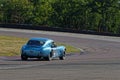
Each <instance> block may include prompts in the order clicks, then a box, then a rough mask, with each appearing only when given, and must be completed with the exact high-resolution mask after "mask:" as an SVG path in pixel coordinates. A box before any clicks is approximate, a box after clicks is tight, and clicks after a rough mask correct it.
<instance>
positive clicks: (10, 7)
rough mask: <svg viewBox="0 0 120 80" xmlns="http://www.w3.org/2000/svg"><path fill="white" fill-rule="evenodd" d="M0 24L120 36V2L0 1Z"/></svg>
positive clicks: (62, 0) (110, 0) (63, 0)
mask: <svg viewBox="0 0 120 80" xmlns="http://www.w3.org/2000/svg"><path fill="white" fill-rule="evenodd" d="M0 23H19V24H33V25H46V26H56V27H62V28H72V29H76V30H86V31H87V30H89V31H97V32H112V33H120V1H119V0H0Z"/></svg>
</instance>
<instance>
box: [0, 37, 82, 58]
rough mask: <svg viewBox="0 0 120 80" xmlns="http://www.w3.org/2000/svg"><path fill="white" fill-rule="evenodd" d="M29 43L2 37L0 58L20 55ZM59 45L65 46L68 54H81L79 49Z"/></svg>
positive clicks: (24, 39) (19, 39) (0, 38)
mask: <svg viewBox="0 0 120 80" xmlns="http://www.w3.org/2000/svg"><path fill="white" fill-rule="evenodd" d="M27 41H28V39H27V38H18V37H12V36H0V56H17V55H20V49H21V47H22V45H23V44H25V43H26V42H27ZM57 44H58V45H64V46H65V47H66V49H67V53H74V52H80V50H79V49H77V48H75V47H73V46H70V45H67V44H64V43H57Z"/></svg>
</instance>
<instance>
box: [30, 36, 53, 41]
mask: <svg viewBox="0 0 120 80" xmlns="http://www.w3.org/2000/svg"><path fill="white" fill-rule="evenodd" d="M30 40H39V41H53V40H52V39H49V38H42V37H34V38H31V39H30Z"/></svg>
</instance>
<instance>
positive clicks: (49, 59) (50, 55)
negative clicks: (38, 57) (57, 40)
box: [45, 51, 53, 61]
mask: <svg viewBox="0 0 120 80" xmlns="http://www.w3.org/2000/svg"><path fill="white" fill-rule="evenodd" d="M52 56H53V51H52V52H50V54H49V55H48V56H47V57H45V60H47V61H51V60H52Z"/></svg>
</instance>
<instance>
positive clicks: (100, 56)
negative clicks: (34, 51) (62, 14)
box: [0, 28, 120, 80]
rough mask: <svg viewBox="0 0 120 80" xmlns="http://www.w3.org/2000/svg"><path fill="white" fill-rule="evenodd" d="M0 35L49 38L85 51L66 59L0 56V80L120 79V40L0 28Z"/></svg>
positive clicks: (117, 38)
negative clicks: (24, 58) (43, 59)
mask: <svg viewBox="0 0 120 80" xmlns="http://www.w3.org/2000/svg"><path fill="white" fill-rule="evenodd" d="M0 35H7V36H16V37H21V38H23V37H25V38H30V37H48V38H52V39H54V40H55V41H56V42H62V43H66V44H69V45H73V46H75V47H76V48H79V49H82V50H83V52H82V53H80V52H78V53H72V54H71V55H67V57H66V60H58V59H55V60H52V61H40V60H37V59H29V60H28V61H21V60H20V56H13V57H6V56H1V57H0V80H120V52H119V50H120V38H119V37H108V36H95V35H84V34H72V33H62V32H46V31H32V30H16V29H4V28H0Z"/></svg>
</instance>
